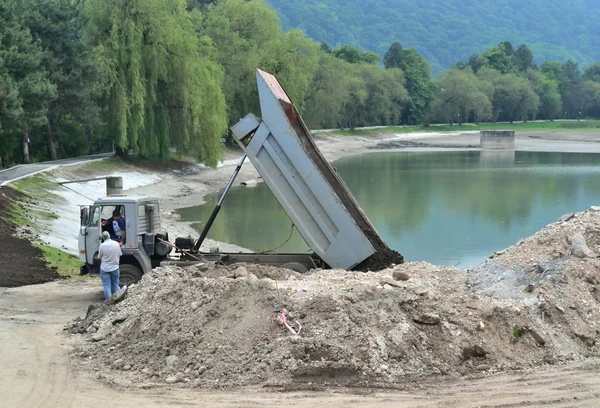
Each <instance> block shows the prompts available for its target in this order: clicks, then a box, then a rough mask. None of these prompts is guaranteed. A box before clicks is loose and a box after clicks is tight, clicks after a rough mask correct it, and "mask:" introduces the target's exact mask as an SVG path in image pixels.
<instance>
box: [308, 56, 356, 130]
mask: <svg viewBox="0 0 600 408" xmlns="http://www.w3.org/2000/svg"><path fill="white" fill-rule="evenodd" d="M350 71H352V66H351V65H350V64H349V63H348V62H346V61H343V60H341V59H339V58H335V57H334V56H332V55H331V54H328V53H324V52H322V53H320V55H319V67H318V69H317V72H316V73H315V76H314V77H313V81H312V84H311V86H310V88H309V90H308V93H307V94H306V96H305V98H304V103H303V105H304V110H303V112H302V116H303V117H304V120H305V121H306V123H307V125H308V126H309V127H310V128H311V129H324V128H335V127H341V126H343V122H344V116H343V109H344V106H345V105H346V104H347V103H348V101H349V99H350V85H349V82H350V76H351V75H350Z"/></svg>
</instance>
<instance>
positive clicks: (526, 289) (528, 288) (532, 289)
mask: <svg viewBox="0 0 600 408" xmlns="http://www.w3.org/2000/svg"><path fill="white" fill-rule="evenodd" d="M534 290H535V285H532V284H531V283H530V284H529V285H527V286H526V287H525V292H527V293H531V292H533V291H534Z"/></svg>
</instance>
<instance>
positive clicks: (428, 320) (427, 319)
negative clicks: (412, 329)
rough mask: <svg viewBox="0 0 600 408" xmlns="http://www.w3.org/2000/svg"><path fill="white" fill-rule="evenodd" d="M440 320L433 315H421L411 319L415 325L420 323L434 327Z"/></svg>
mask: <svg viewBox="0 0 600 408" xmlns="http://www.w3.org/2000/svg"><path fill="white" fill-rule="evenodd" d="M440 320H441V319H440V317H439V316H438V315H437V314H435V313H423V314H421V315H419V316H415V317H413V321H414V322H415V323H421V324H430V325H435V324H439V322H440Z"/></svg>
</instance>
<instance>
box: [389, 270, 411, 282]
mask: <svg viewBox="0 0 600 408" xmlns="http://www.w3.org/2000/svg"><path fill="white" fill-rule="evenodd" d="M392 276H393V277H394V279H396V280H397V281H407V280H409V279H410V275H409V274H408V273H406V272H404V271H394V273H393V274H392Z"/></svg>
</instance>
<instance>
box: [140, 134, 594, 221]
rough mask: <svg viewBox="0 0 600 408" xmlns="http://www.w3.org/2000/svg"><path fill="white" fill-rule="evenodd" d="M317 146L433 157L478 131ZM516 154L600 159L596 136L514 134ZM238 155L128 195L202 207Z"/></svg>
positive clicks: (473, 139) (337, 140) (320, 137)
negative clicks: (215, 166)
mask: <svg viewBox="0 0 600 408" xmlns="http://www.w3.org/2000/svg"><path fill="white" fill-rule="evenodd" d="M315 140H316V143H317V146H318V147H319V149H320V150H321V152H322V153H323V155H324V157H325V158H326V159H327V160H328V161H329V162H333V161H335V160H337V159H340V158H342V157H348V156H352V155H357V154H364V153H370V152H374V151H378V152H381V151H397V150H402V151H435V150H442V149H443V150H446V149H461V150H462V149H470V150H479V131H469V132H419V133H412V134H388V133H382V134H376V135H365V136H360V135H357V136H335V135H332V134H330V133H317V134H316V135H315ZM516 150H517V151H531V152H564V153H600V130H598V131H589V132H584V133H581V132H578V131H571V130H567V131H560V132H548V131H540V130H535V131H527V132H517V134H516ZM239 157H240V153H238V152H235V151H233V152H232V151H230V152H228V153H227V154H226V158H225V160H226V161H227V162H228V163H232V164H230V165H225V166H222V167H219V168H218V169H216V170H210V169H198V171H192V172H189V173H187V174H181V175H180V176H177V177H174V178H172V179H170V181H169V183H168V184H167V183H164V184H161V186H160V191H158V189H156V188H154V187H153V186H152V185H147V186H144V187H141V188H139V189H133V190H132V193H140V194H150V195H152V194H157V193H159V194H160V196H161V200H162V203H163V204H162V205H163V209H166V210H170V211H175V210H177V209H180V208H185V207H192V206H196V205H201V204H203V203H204V202H205V197H206V196H207V195H209V194H215V193H218V192H219V191H221V190H222V189H223V188H224V187H225V185H226V184H227V181H228V180H229V178H230V177H231V174H232V172H233V167H234V166H235V164H233V163H236V162H237V159H239ZM249 180H258V181H260V180H259V174H258V172H257V171H256V170H255V169H254V167H253V166H252V164H251V163H250V162H248V161H247V162H246V163H245V164H244V166H243V167H242V170H241V172H240V174H239V176H238V178H237V179H236V185H240V183H242V182H247V181H249Z"/></svg>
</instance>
